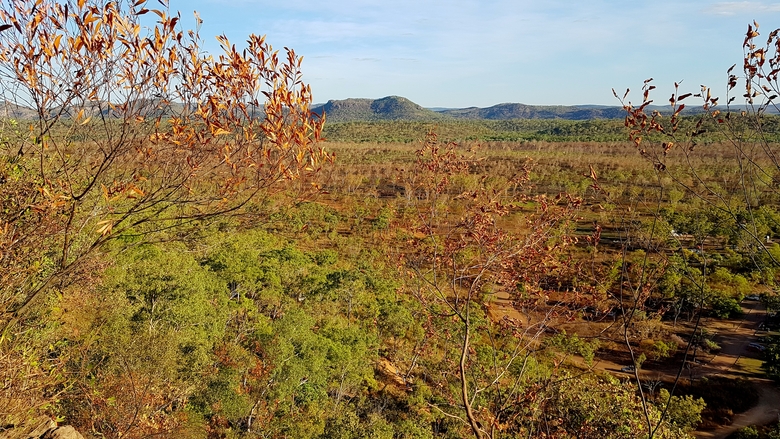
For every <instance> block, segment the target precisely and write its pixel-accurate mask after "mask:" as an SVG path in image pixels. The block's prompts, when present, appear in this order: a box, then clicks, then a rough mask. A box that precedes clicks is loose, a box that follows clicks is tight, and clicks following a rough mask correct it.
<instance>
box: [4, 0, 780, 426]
mask: <svg viewBox="0 0 780 439" xmlns="http://www.w3.org/2000/svg"><path fill="white" fill-rule="evenodd" d="M163 3H164V2H163ZM0 5H2V6H0V77H1V78H2V79H1V82H0V84H2V85H0V89H2V91H3V97H4V99H5V101H6V107H8V104H9V103H13V105H16V106H24V107H26V108H29V109H32V110H34V111H35V113H36V114H37V115H38V117H37V118H35V119H29V120H26V119H14V118H10V117H4V118H0V203H2V204H1V206H2V208H1V209H0V437H2V436H1V435H2V434H3V431H11V432H12V431H13V429H15V428H20V427H22V426H24V425H25V424H26V423H29V422H32V421H33V420H36V419H40V417H41V416H48V417H51V418H53V419H56V420H57V421H58V422H59V423H61V424H70V425H73V426H75V427H76V428H77V429H78V430H79V431H80V432H81V433H82V434H84V435H85V436H86V437H107V438H117V437H126V438H147V437H176V438H187V437H192V438H201V437H208V438H239V437H242V438H243V437H246V438H259V437H289V438H364V437H370V438H388V439H389V438H399V439H400V438H432V437H437V438H438V437H442V438H462V437H469V436H473V437H476V438H500V437H505V438H514V437H517V438H520V437H523V438H531V437H532V438H540V437H546V438H575V437H576V438H627V439H628V438H651V437H652V438H682V437H689V434H690V433H691V432H692V431H694V430H695V429H697V428H716V427H717V426H718V425H721V424H728V423H729V422H730V421H731V419H732V418H733V416H734V414H735V413H739V412H743V411H745V410H747V409H749V408H750V407H751V406H752V405H755V404H756V400H757V398H758V392H757V390H756V388H755V387H754V386H753V384H752V383H755V382H760V383H762V384H761V385H762V386H772V385H774V384H771V381H769V380H780V336H778V335H777V334H778V332H777V330H778V329H780V319H778V317H777V315H776V312H777V311H778V310H780V294H778V286H777V285H778V281H780V263H778V261H780V193H778V188H779V187H780V185H778V181H779V180H780V166H779V163H778V160H777V156H776V153H777V152H778V144H777V143H776V142H777V141H778V139H777V136H779V135H780V130H779V129H778V127H777V124H778V122H780V119H778V117H776V116H770V115H766V114H764V110H765V109H766V108H767V107H768V106H770V105H772V102H773V99H774V98H773V97H772V95H773V93H774V92H773V90H777V66H778V61H777V54H776V53H775V52H774V51H773V50H774V49H773V47H775V46H774V45H773V44H774V42H775V41H776V39H777V34H776V33H772V34H771V35H770V39H769V43H771V44H769V43H768V44H767V47H768V48H766V49H764V48H763V46H761V45H758V43H754V39H755V38H756V37H758V32H757V26H755V27H751V28H750V29H749V31H748V35H747V39H746V41H745V50H746V58H745V63H744V72H743V74H744V77H740V81H742V82H741V83H740V84H742V83H744V84H746V85H745V87H746V88H747V93H746V96H747V99H748V100H749V102H748V103H749V104H751V105H752V106H751V107H749V108H751V110H750V111H743V110H739V111H729V109H728V108H727V107H726V101H727V100H728V96H724V97H723V98H721V103H720V104H718V103H717V99H718V98H717V97H715V96H713V95H712V94H711V92H710V90H709V89H706V88H705V89H702V90H701V91H698V90H697V91H696V92H697V96H692V95H689V94H687V93H684V92H682V91H681V92H680V93H676V94H675V95H674V96H673V97H672V99H671V102H670V104H671V105H670V108H671V111H670V112H669V113H665V114H663V115H662V114H660V113H654V112H649V113H648V112H645V111H644V110H645V108H647V105H646V103H647V104H649V101H650V95H651V91H652V85H650V84H651V83H650V82H647V83H645V85H644V89H643V90H642V92H644V95H643V96H642V103H641V104H639V105H636V106H634V105H631V104H630V103H629V102H628V100H627V97H625V96H624V97H623V99H622V100H621V101H620V102H621V103H622V105H624V110H625V114H626V117H625V119H621V120H590V121H578V122H572V121H556V120H544V121H538V120H513V121H437V122H435V123H430V122H404V121H393V122H351V123H334V124H328V123H327V122H326V121H327V115H326V116H325V120H322V119H321V118H319V117H317V116H316V115H313V114H312V112H311V111H310V104H311V91H310V89H309V88H308V86H306V84H305V83H304V82H303V80H302V76H301V75H302V74H301V62H300V58H298V57H297V56H296V54H295V53H294V52H293V51H292V50H287V51H286V52H285V53H283V54H280V53H279V52H276V51H274V50H273V49H272V48H271V47H270V46H269V45H268V44H267V43H266V42H265V40H264V39H263V38H261V37H256V36H250V37H249V40H248V42H247V43H246V45H245V47H246V50H244V49H240V50H239V49H236V47H235V46H233V45H232V44H231V43H230V42H229V41H227V39H226V38H224V37H219V39H218V40H219V41H220V43H221V45H222V49H223V53H221V54H220V55H218V56H211V55H207V54H205V53H204V52H203V51H202V49H201V48H200V47H201V45H202V41H201V40H200V36H199V35H198V34H197V32H195V31H189V32H188V31H184V30H181V29H180V28H179V26H178V25H177V22H178V15H176V14H175V13H172V12H171V11H168V10H166V9H164V8H163V9H159V10H158V9H154V7H153V6H152V5H151V4H149V5H147V4H146V2H144V1H139V2H135V4H127V3H121V2H120V3H116V2H101V1H97V2H94V1H90V2H87V1H84V0H78V1H70V2H59V3H55V2H50V1H46V0H39V1H32V0H30V1H0ZM149 17H152V18H151V19H150V20H151V21H146V20H147V18H149ZM754 33H755V35H753V34H754ZM759 53H760V55H757V54H759ZM94 66H102V67H101V69H100V70H95V68H94ZM770 67H771V68H770ZM767 68H768V69H769V70H770V71H765V69H767ZM772 69H774V70H772ZM735 78H736V76H735ZM730 87H731V88H730V89H729V90H730V91H729V93H732V92H733V93H735V94H738V95H740V96H741V94H742V92H741V90H740V92H739V93H736V91H735V90H739V89H740V87H742V85H739V86H737V85H736V79H735V81H734V83H733V84H730ZM735 87H736V88H735ZM616 97H617V95H616ZM686 99H687V100H686ZM742 99H744V98H742ZM684 100H686V103H689V102H691V101H693V100H697V105H701V106H702V109H703V111H702V112H701V113H700V114H698V115H695V116H683V115H682V108H681V107H682V105H681V102H682V101H684ZM678 109H679V111H678ZM752 296H756V297H755V298H758V299H759V301H760V303H761V307H762V309H764V308H766V310H767V311H768V313H767V318H766V321H765V322H764V325H765V326H764V327H765V329H766V331H765V334H764V339H763V341H762V342H761V343H762V344H761V346H763V351H762V352H761V354H760V355H753V356H752V358H750V359H747V360H746V361H747V363H746V364H747V365H748V366H747V367H748V370H747V372H745V373H744V374H743V376H742V377H741V378H739V377H734V376H731V375H728V374H726V375H723V376H715V375H712V376H703V375H695V374H694V372H693V369H692V367H691V365H696V364H699V362H704V361H708V359H712V358H713V357H714V355H715V354H716V353H717V352H719V350H720V349H721V347H720V346H719V345H718V342H719V339H718V337H717V335H718V334H716V333H715V332H714V330H713V328H714V327H715V325H718V324H719V322H724V321H731V320H733V321H738V320H739V319H740V318H742V317H741V316H742V313H743V310H744V308H743V306H742V305H743V304H744V303H745V302H743V301H744V300H745V299H746V298H750V299H748V300H752V299H753V298H754V297H752ZM753 302H755V301H754V300H753ZM756 303H758V302H756ZM773 313H774V314H773ZM728 319H731V320H728ZM612 363H615V364H617V365H618V366H617V367H618V369H615V368H613V366H605V364H612ZM620 366H623V368H622V369H619V367H620ZM645 371H660V372H658V375H657V376H651V375H649V374H648V373H646V372H645ZM662 373H663V375H662ZM737 435H741V436H739V437H756V438H758V437H763V438H772V439H775V438H777V437H780V427H778V426H777V425H768V426H758V427H756V428H750V429H743V430H740V431H739V432H737Z"/></svg>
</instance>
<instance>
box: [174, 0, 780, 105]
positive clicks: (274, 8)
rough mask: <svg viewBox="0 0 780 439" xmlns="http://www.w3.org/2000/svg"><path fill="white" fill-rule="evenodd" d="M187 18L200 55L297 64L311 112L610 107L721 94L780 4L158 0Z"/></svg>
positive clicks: (778, 16)
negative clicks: (223, 51) (222, 48)
mask: <svg viewBox="0 0 780 439" xmlns="http://www.w3.org/2000/svg"><path fill="white" fill-rule="evenodd" d="M169 4H170V8H171V9H172V10H178V11H180V12H181V15H182V22H183V23H184V25H185V26H188V27H192V26H193V20H192V19H191V17H192V13H193V11H194V10H197V11H198V13H199V14H200V16H201V18H202V19H203V21H204V23H203V26H202V28H201V36H202V37H203V38H204V39H205V40H206V48H207V49H208V50H209V51H211V52H212V53H217V52H218V50H219V49H218V47H219V46H218V43H217V42H216V40H215V39H214V38H213V37H214V36H216V35H220V34H225V35H226V36H227V37H228V38H229V39H230V41H231V42H232V43H234V44H236V45H237V46H238V47H239V48H240V47H241V46H242V44H241V43H242V42H243V41H245V40H246V37H247V36H248V35H249V34H252V33H254V34H258V35H266V37H267V39H266V41H267V42H269V43H270V44H271V45H273V46H274V48H278V49H282V48H283V47H285V46H286V47H290V48H293V49H294V50H295V52H296V53H297V54H299V55H302V56H303V57H304V61H303V67H302V69H303V73H304V81H305V82H307V83H309V84H310V85H311V87H312V91H313V94H314V101H315V102H317V103H325V102H327V101H328V100H331V99H346V98H381V97H385V96H390V95H397V96H403V97H405V98H408V99H410V100H412V101H414V102H415V103H417V104H420V105H422V106H424V107H450V108H462V107H470V106H477V107H488V106H491V105H495V104H499V103H505V102H519V103H524V104H533V105H580V104H597V105H619V102H618V101H617V99H615V98H614V96H613V95H612V89H613V88H614V89H615V90H617V91H618V94H619V95H621V96H622V95H623V92H625V90H626V88H631V89H632V90H633V94H632V95H630V96H633V100H634V101H639V100H641V96H640V93H639V90H640V89H641V86H642V82H643V81H644V80H645V79H648V78H651V77H652V78H654V81H653V84H655V85H656V87H658V89H657V91H656V93H655V94H654V96H653V97H654V100H655V103H657V104H665V103H667V101H668V99H669V96H670V95H671V93H672V91H673V86H674V83H675V82H681V90H685V91H693V92H698V91H699V89H700V86H701V85H707V86H710V87H712V89H713V94H714V95H716V96H720V95H724V96H725V90H726V87H725V85H726V79H727V75H726V71H727V69H728V68H729V67H731V66H732V65H733V64H735V63H736V64H737V69H735V70H736V71H738V72H739V71H741V64H742V54H743V52H742V42H743V40H744V36H745V32H746V31H747V26H748V24H749V23H752V22H753V20H756V21H757V22H758V23H759V25H760V26H761V27H760V29H759V31H760V32H761V35H762V36H761V37H759V41H762V42H763V41H765V37H766V35H768V34H769V32H770V31H772V30H774V29H775V28H778V27H780V2H771V1H736V2H717V1H681V0H652V1H651V0H642V1H606V0H587V1H582V0H577V1H575V0H566V1H564V0H335V1H333V0H331V1H329V0H319V1H308V0H275V1H271V0H170V2H169Z"/></svg>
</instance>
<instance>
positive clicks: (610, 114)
mask: <svg viewBox="0 0 780 439" xmlns="http://www.w3.org/2000/svg"><path fill="white" fill-rule="evenodd" d="M133 105H134V106H135V107H136V108H135V109H136V110H137V111H141V112H142V113H145V114H146V115H147V116H154V115H158V114H160V113H162V114H166V113H175V112H180V111H181V110H182V109H183V108H182V104H178V103H175V102H172V103H165V104H162V103H161V102H158V101H156V100H149V101H138V102H134V103H133ZM88 107H90V108H85V109H86V110H88V111H86V113H88V114H90V115H91V114H95V113H98V112H102V113H103V114H104V115H105V116H107V117H115V115H114V114H113V113H114V112H113V111H112V110H110V109H109V108H101V109H100V111H96V110H98V108H99V107H98V106H97V105H96V104H91V105H89V106H88ZM104 107H106V106H104ZM653 110H657V111H659V112H661V113H664V114H668V113H671V109H670V107H669V106H661V105H658V106H656V105H651V106H649V107H647V108H646V109H645V111H646V112H648V113H649V112H651V111H653ZM732 110H737V108H735V107H732ZM52 111H55V112H56V109H52ZM74 111H75V110H74V109H71V108H68V109H66V110H65V111H64V112H63V113H64V116H65V117H69V116H70V115H72V114H75V113H74ZM256 111H257V114H258V115H261V114H262V108H257V109H256ZM312 111H313V112H315V113H317V114H322V113H323V112H324V113H325V114H326V116H327V120H328V121H329V122H331V123H339V122H371V121H426V122H435V121H453V120H514V119H559V120H592V119H620V118H623V117H624V116H625V114H626V113H625V110H624V109H623V108H622V107H619V106H604V105H571V106H566V105H526V104H520V103H503V104H497V105H493V106H491V107H486V108H480V107H468V108H442V107H437V108H424V107H422V106H420V105H418V104H416V103H414V102H412V101H410V100H409V99H407V98H404V97H401V96H387V97H384V98H380V99H357V98H350V99H343V100H330V101H328V102H327V103H325V104H319V105H315V106H313V107H312ZM700 112H701V109H700V108H696V107H693V106H692V107H689V108H686V109H685V111H684V112H683V113H684V114H696V113H700ZM0 117H10V118H15V119H34V118H36V117H37V112H36V111H35V110H33V109H30V108H27V107H24V106H20V105H16V104H14V103H11V102H7V101H0Z"/></svg>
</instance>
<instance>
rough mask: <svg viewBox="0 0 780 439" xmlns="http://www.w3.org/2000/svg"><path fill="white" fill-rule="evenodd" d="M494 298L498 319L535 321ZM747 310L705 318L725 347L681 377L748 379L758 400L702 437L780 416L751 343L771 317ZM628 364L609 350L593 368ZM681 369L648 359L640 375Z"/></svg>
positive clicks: (751, 304) (776, 394)
mask: <svg viewBox="0 0 780 439" xmlns="http://www.w3.org/2000/svg"><path fill="white" fill-rule="evenodd" d="M495 299H496V300H495V301H494V303H493V306H491V309H490V312H491V314H492V317H493V318H494V319H495V318H502V317H504V316H507V317H509V318H513V319H517V320H518V321H521V322H523V321H526V320H530V319H529V316H528V315H523V314H522V313H519V312H518V311H517V310H516V309H513V307H512V305H511V303H510V301H509V298H508V297H496V298H495ZM742 310H743V313H744V314H743V315H742V316H741V317H740V318H739V319H731V320H719V319H706V321H704V322H703V326H704V327H705V328H706V329H707V331H709V333H710V334H713V338H714V340H715V342H716V343H717V344H718V345H720V347H721V350H720V352H718V354H717V355H698V356H697V358H696V360H697V363H693V364H692V365H693V368H692V369H685V370H684V371H683V374H682V376H681V378H682V379H691V378H692V379H700V378H702V377H706V376H722V377H726V378H732V379H737V378H742V379H747V380H749V381H750V382H751V383H752V385H753V386H754V387H756V389H757V390H758V394H759V400H758V404H757V405H756V406H755V407H753V408H751V409H750V410H748V411H746V412H744V413H740V414H738V415H736V416H735V417H734V419H733V422H732V424H731V425H723V426H720V427H717V428H715V429H709V430H702V431H695V432H694V433H693V434H694V436H695V437H697V438H701V439H725V438H726V437H727V436H728V435H730V434H731V433H733V432H734V431H736V430H738V429H740V428H742V427H745V426H749V425H767V424H770V423H772V422H774V421H777V420H779V419H780V389H778V387H777V385H776V384H775V383H774V382H772V381H770V380H767V379H765V378H764V377H763V374H762V373H761V370H760V364H761V361H760V360H759V359H760V352H757V351H755V350H751V349H749V348H748V345H749V344H750V343H753V342H758V338H759V337H760V336H761V335H766V333H760V332H758V326H759V324H760V323H761V322H762V321H764V319H765V318H766V309H764V307H763V305H761V303H760V302H759V301H744V302H742ZM529 323H530V322H529ZM593 326H596V325H593ZM572 332H576V331H572ZM606 357H609V358H606ZM575 361H576V360H575ZM577 363H581V361H577ZM628 364H631V362H630V359H629V356H628V355H627V353H625V352H622V351H613V352H611V353H610V354H608V355H604V354H602V355H600V356H597V357H596V358H595V361H594V365H593V369H595V370H599V371H605V372H609V373H611V374H613V375H616V376H621V377H625V378H630V377H631V376H632V375H633V373H631V374H628V373H625V372H622V371H621V368H623V367H624V366H626V365H628ZM579 366H581V367H585V366H584V363H583V364H579ZM678 372H679V366H673V367H670V366H663V365H658V364H653V362H647V363H646V366H645V367H643V368H642V369H641V370H640V371H639V379H641V380H642V381H664V382H672V381H673V380H674V379H675V377H676V376H677V374H678Z"/></svg>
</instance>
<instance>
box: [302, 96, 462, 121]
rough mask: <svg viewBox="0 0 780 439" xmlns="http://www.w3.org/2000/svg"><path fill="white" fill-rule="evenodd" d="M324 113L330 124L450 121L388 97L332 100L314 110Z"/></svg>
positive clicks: (421, 108)
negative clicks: (384, 121)
mask: <svg viewBox="0 0 780 439" xmlns="http://www.w3.org/2000/svg"><path fill="white" fill-rule="evenodd" d="M323 111H324V112H325V114H326V115H327V120H328V121H329V122H353V121H375V120H415V121H420V120H425V121H429V120H442V119H449V117H448V116H446V115H443V114H440V113H438V112H436V111H433V110H428V109H426V108H423V107H421V106H419V105H417V104H415V103H414V102H412V101H410V100H409V99H406V98H402V97H400V96H388V97H385V98H381V99H344V100H338V101H334V100H331V101H328V103H326V104H324V105H321V106H318V107H315V108H314V112H316V113H318V114H322V112H323Z"/></svg>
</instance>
